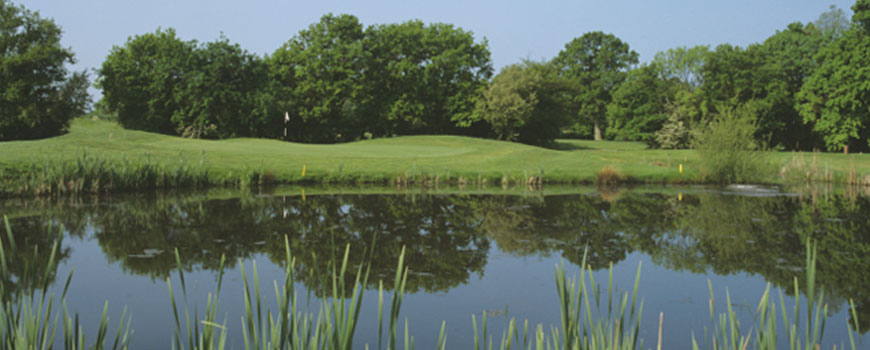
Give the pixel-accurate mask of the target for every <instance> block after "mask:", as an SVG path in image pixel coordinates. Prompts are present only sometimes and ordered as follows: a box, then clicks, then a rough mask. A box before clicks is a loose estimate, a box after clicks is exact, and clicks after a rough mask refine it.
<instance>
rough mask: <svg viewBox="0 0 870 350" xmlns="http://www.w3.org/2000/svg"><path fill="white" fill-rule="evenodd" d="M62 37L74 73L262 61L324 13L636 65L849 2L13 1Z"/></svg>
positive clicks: (496, 60) (745, 36)
mask: <svg viewBox="0 0 870 350" xmlns="http://www.w3.org/2000/svg"><path fill="white" fill-rule="evenodd" d="M12 1H13V2H15V3H19V4H22V5H24V6H25V7H27V8H28V9H30V10H36V11H39V12H40V15H41V16H43V17H51V18H54V20H55V22H56V23H58V24H59V25H60V26H61V27H62V28H63V30H64V36H63V44H64V45H65V46H69V47H72V49H73V51H75V53H76V57H77V59H78V60H79V63H78V64H76V66H75V67H74V69H76V70H81V69H85V68H96V67H99V65H100V64H101V63H102V61H103V59H104V58H105V57H106V55H107V54H108V52H109V50H110V49H111V47H112V46H113V45H122V44H123V43H124V42H125V41H126V40H127V38H128V37H130V36H133V35H136V34H141V33H146V32H153V31H154V30H155V29H157V28H158V27H163V28H167V27H173V28H175V29H176V31H177V33H178V35H179V36H180V37H181V38H182V39H184V40H189V39H196V40H199V41H211V40H214V39H216V38H217V37H218V36H219V35H220V33H221V32H223V33H224V34H225V35H226V36H227V37H228V38H229V39H230V40H231V41H233V42H237V43H239V44H240V45H241V46H242V47H244V48H246V49H248V50H249V51H252V52H255V53H257V54H261V55H262V54H266V53H271V52H272V51H274V50H275V49H276V48H278V47H279V46H280V45H281V44H283V43H284V42H286V41H287V40H288V39H289V38H290V37H292V36H293V35H294V34H296V33H297V32H299V30H301V29H304V28H306V27H307V26H308V25H310V24H311V23H314V22H317V21H318V20H319V18H320V16H322V15H323V14H325V13H329V12H332V13H336V14H338V13H349V14H353V15H356V16H357V17H359V19H360V21H361V22H362V23H363V24H364V25H366V26H368V25H372V24H382V23H395V22H404V21H406V20H409V19H420V20H422V21H424V22H427V23H428V22H444V23H451V24H454V25H456V26H458V27H461V28H463V29H465V30H469V31H472V32H473V33H474V35H475V37H476V38H477V39H478V40H481V39H483V38H484V37H485V38H486V39H487V40H488V41H489V48H490V51H491V52H492V60H493V65H494V67H495V68H496V70H498V69H499V68H501V67H503V66H505V65H508V64H511V63H515V62H518V61H520V60H521V59H524V58H531V59H535V60H540V59H549V58H552V57H554V56H555V55H556V54H557V53H558V52H559V51H560V50H561V49H562V48H563V47H564V45H565V44H566V43H567V42H569V41H570V40H571V39H573V38H575V37H578V36H581V35H583V33H586V32H590V31H596V30H600V31H604V32H607V33H612V34H615V35H616V36H618V37H619V38H620V39H622V40H623V41H625V42H627V43H628V44H629V45H630V46H631V47H632V49H634V50H636V51H637V52H638V53H639V54H640V60H641V62H646V61H649V60H650V59H652V57H653V55H655V53H656V52H658V51H663V50H666V49H668V48H672V47H677V46H694V45H711V46H716V45H718V44H722V43H731V44H735V45H740V46H745V45H748V44H751V43H755V42H760V41H763V40H764V39H765V38H767V37H768V36H770V35H772V34H774V33H775V32H776V31H777V30H781V29H783V28H785V27H786V25H787V24H789V23H791V22H795V21H800V22H811V21H813V20H815V19H816V18H817V17H818V16H819V14H821V13H822V12H824V11H827V10H828V7H829V6H830V5H832V4H833V5H836V6H837V7H839V8H842V9H843V10H845V11H846V15H847V17H849V18H851V16H852V11H851V9H850V7H851V6H852V5H853V4H854V0H849V1H846V0H830V1H826V0H731V1H708V0H692V1H690V0H610V1H607V0H598V1H591V0H574V1H547V0H540V1H529V0H527V1H513V0H501V1H477V0H464V1H462V0H458V1H457V0H441V1H426V2H421V1H411V0H405V1H399V0H397V1H388V0H378V1H335V0H322V1H321V0H314V1H310V0H309V1H257V0H249V1H238V0H237V1H230V0H210V1H206V0H148V1H142V0H74V1H72V0H26V1H20V0H12Z"/></svg>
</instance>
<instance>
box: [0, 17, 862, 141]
mask: <svg viewBox="0 0 870 350" xmlns="http://www.w3.org/2000/svg"><path fill="white" fill-rule="evenodd" d="M0 4H2V11H3V13H4V16H6V17H4V18H14V19H16V20H15V21H4V24H3V31H2V39H0V45H2V47H0V49H3V52H4V55H3V56H2V59H3V61H2V63H0V67H2V68H0V74H3V78H4V79H3V83H2V84H4V89H5V90H6V91H10V92H11V93H5V94H4V95H3V96H2V98H3V99H4V100H3V102H4V103H3V104H2V110H0V113H2V115H0V126H2V129H0V139H27V138H39V137H46V136H51V135H55V134H58V133H61V132H63V130H64V129H65V128H66V126H67V125H68V120H69V118H70V117H71V116H75V115H78V114H81V112H82V111H83V110H84V109H85V106H86V105H87V95H86V92H85V91H84V90H85V88H86V82H87V78H86V76H85V75H84V73H68V72H67V71H66V70H65V69H64V67H63V65H64V64H65V63H71V62H73V55H72V52H71V51H70V50H69V49H63V48H61V47H60V45H59V38H60V31H59V28H58V27H57V26H56V25H55V24H54V23H53V22H52V21H51V20H45V19H40V18H39V16H38V15H37V14H34V13H31V12H28V11H27V10H25V9H23V7H16V6H13V5H11V3H9V2H7V1H6V0H0ZM852 10H853V12H854V15H853V16H852V19H851V21H850V20H849V19H848V18H847V17H846V15H845V14H844V11H843V10H841V9H837V8H836V7H833V6H832V7H831V9H830V11H827V12H825V13H823V14H821V15H820V17H819V18H818V19H817V20H816V21H814V22H812V23H806V24H804V23H799V22H795V23H792V24H789V25H788V26H787V27H786V28H784V29H783V30H780V31H777V32H776V33H775V34H773V35H772V36H770V37H769V38H767V39H766V40H764V41H763V42H761V43H757V44H752V45H749V46H747V47H745V48H744V47H739V46H734V45H730V44H722V45H719V46H716V47H715V48H711V47H709V46H695V47H678V48H673V49H669V50H667V51H663V52H659V53H657V54H656V55H655V57H654V58H653V59H652V60H651V61H650V62H647V63H643V64H639V60H638V54H637V53H636V52H635V51H633V50H631V48H630V47H629V45H628V43H625V42H623V41H622V40H620V39H619V38H618V37H616V36H614V35H612V34H608V33H603V32H590V33H586V34H583V35H582V36H580V37H578V38H575V39H574V40H572V41H571V42H569V43H567V44H566V45H565V47H564V49H563V50H562V51H560V52H559V53H558V55H556V56H555V57H553V58H552V59H547V60H542V61H530V60H524V61H522V62H519V63H516V64H512V65H509V66H507V67H504V68H502V69H501V70H500V71H499V72H498V74H494V73H495V72H494V69H493V67H492V62H491V60H490V51H489V48H488V44H487V42H486V40H485V39H483V40H482V41H476V40H475V39H474V36H473V33H471V32H469V31H466V30H463V29H461V28H458V27H455V26H453V25H450V24H443V23H433V24H426V23H423V22H421V21H419V20H413V21H408V22H404V23H394V24H379V25H370V26H367V27H366V26H364V25H363V24H362V23H360V22H359V20H358V19H357V18H356V17H354V16H352V15H346V14H344V15H332V14H328V15H325V16H323V17H322V18H321V19H320V21H319V22H317V23H314V24H312V25H310V26H309V27H308V28H307V29H304V30H302V31H300V32H299V33H297V34H296V35H294V36H293V37H292V38H290V39H289V40H288V41H287V42H286V43H284V44H283V45H282V46H281V47H279V48H277V49H276V50H275V51H274V52H272V53H270V54H267V55H263V56H259V55H256V54H253V53H251V52H248V51H247V50H245V49H244V48H242V47H241V46H239V45H238V44H236V43H232V42H231V41H230V40H229V39H227V38H225V37H223V36H221V37H220V38H218V39H217V40H215V41H212V42H206V43H199V42H196V41H193V40H188V41H185V40H183V39H181V38H179V37H178V36H177V35H176V33H175V31H174V30H173V29H171V28H169V29H157V30H156V31H155V32H153V33H145V34H140V35H136V36H134V37H131V38H129V39H128V40H127V42H126V43H124V44H123V45H119V46H115V47H113V48H112V50H111V51H110V52H109V54H108V56H107V57H106V59H105V61H104V62H103V63H102V65H101V67H100V68H99V69H97V71H96V72H97V86H98V87H99V88H100V89H101V90H102V94H103V99H102V100H101V101H99V102H98V103H97V104H96V106H95V108H96V110H97V111H98V112H100V113H101V114H106V115H112V116H114V117H116V118H117V120H118V122H119V123H120V124H121V125H122V126H124V127H125V128H131V129H138V130H146V131H153V132H160V133H164V134H171V135H179V136H186V137H196V138H212V139H222V138H230V137H263V138H273V139H283V140H289V141H297V142H316V143H331V142H345V141H353V140H358V139H366V138H373V137H390V136H396V135H413V134H458V135H469V136H477V137H490V138H497V139H503V140H510V141H519V142H524V143H530V144H543V145H546V144H549V143H552V142H553V141H554V140H555V139H556V138H559V137H578V138H594V139H596V140H600V139H608V140H624V141H642V142H646V143H647V144H648V145H650V146H651V147H661V148H689V147H692V146H693V140H694V135H696V134H698V133H699V132H701V131H702V130H704V129H705V128H707V127H708V125H709V123H710V122H711V121H714V120H716V118H720V117H721V116H723V115H729V113H728V112H729V111H735V110H739V111H741V113H731V114H741V115H742V114H748V115H750V116H751V118H748V119H749V122H751V123H752V124H753V126H754V129H753V130H754V136H755V140H754V141H755V142H758V143H759V144H761V145H763V146H765V147H767V148H770V149H789V150H811V149H828V150H840V149H843V148H845V147H850V148H851V149H852V150H867V149H868V147H870V145H868V140H870V129H868V128H867V127H866V126H865V124H868V123H867V122H868V121H870V85H868V84H867V83H866V81H870V79H868V78H870V71H867V70H866V69H865V68H864V67H866V66H870V0H857V1H856V3H855V5H854V6H853V7H852ZM26 21H34V22H38V23H40V25H36V26H34V25H24V24H23V23H24V22H26ZM20 28H25V30H22V29H20ZM33 28H36V29H35V30H36V31H37V32H41V33H42V34H39V35H37V34H28V31H31V30H34V29H33ZM37 37H38V38H42V39H45V38H48V39H51V40H48V41H47V42H46V43H45V44H44V45H45V46H48V47H51V48H53V49H54V50H55V51H57V53H56V54H54V55H52V56H51V57H50V58H48V57H46V58H43V59H38V58H36V57H33V56H34V55H35V54H34V53H33V52H31V51H32V49H28V46H27V45H21V43H23V42H27V41H28V40H34V38H37ZM16 45H18V46H16ZM31 46H32V45H31ZM16 50H17V51H16ZM28 50H31V51H28ZM46 51H48V50H41V51H39V52H46ZM46 55H48V54H47V53H46ZM28 60H33V61H34V62H32V63H33V64H37V63H40V64H44V65H43V67H44V68H43V69H42V70H31V71H38V72H43V71H44V72H45V73H44V74H45V75H46V77H41V76H40V77H32V76H27V75H26V74H25V73H27V74H29V73H30V71H28V72H25V73H21V71H23V70H21V69H18V68H16V66H15V65H16V64H21V62H28ZM49 61H50V62H51V64H45V63H48V62H49ZM28 67H30V66H28ZM7 78H8V79H7ZM28 84H30V85H28ZM28 91H31V92H28ZM28 103H30V105H28ZM32 106H37V107H32ZM285 115H286V116H287V117H289V120H285V118H284V116H285ZM48 121H51V122H50V123H49V122H48ZM285 128H286V134H285Z"/></svg>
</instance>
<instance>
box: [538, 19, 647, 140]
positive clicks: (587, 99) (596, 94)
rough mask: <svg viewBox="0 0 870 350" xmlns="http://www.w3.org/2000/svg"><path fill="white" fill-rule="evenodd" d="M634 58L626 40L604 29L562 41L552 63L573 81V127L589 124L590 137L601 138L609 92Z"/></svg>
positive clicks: (621, 79)
mask: <svg viewBox="0 0 870 350" xmlns="http://www.w3.org/2000/svg"><path fill="white" fill-rule="evenodd" d="M637 59H638V54H637V52H635V51H634V50H631V49H630V48H629V46H628V44H627V43H624V42H623V41H622V40H620V39H619V38H617V37H616V36H615V35H613V34H605V33H603V32H590V33H586V34H583V36H581V37H579V38H575V39H574V40H572V41H571V42H569V43H568V44H566V45H565V48H564V49H563V50H562V51H560V52H559V55H558V56H556V58H555V59H553V64H554V65H555V66H556V67H557V69H558V70H559V71H560V73H561V75H562V76H564V77H565V78H567V79H569V80H570V81H571V82H572V83H573V85H574V92H573V94H574V98H573V103H574V106H575V107H574V108H575V110H576V118H577V119H576V122H575V124H574V127H573V128H574V129H580V128H583V127H584V125H585V126H586V127H588V126H591V127H592V133H593V138H594V139H595V140H601V139H602V128H603V127H604V125H605V122H606V119H605V115H606V110H607V104H608V103H610V101H611V94H612V93H613V91H614V90H615V89H616V88H617V87H618V86H619V84H620V83H622V81H623V80H624V79H625V75H626V71H627V70H628V69H629V68H630V67H631V66H632V65H634V64H637Z"/></svg>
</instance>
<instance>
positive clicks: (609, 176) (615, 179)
mask: <svg viewBox="0 0 870 350" xmlns="http://www.w3.org/2000/svg"><path fill="white" fill-rule="evenodd" d="M625 180H626V177H625V176H623V175H622V173H621V172H620V171H619V169H616V168H614V167H612V166H610V165H608V166H605V167H603V168H601V171H599V172H598V173H597V174H595V185H597V186H604V187H607V186H615V185H619V184H621V183H623V182H625Z"/></svg>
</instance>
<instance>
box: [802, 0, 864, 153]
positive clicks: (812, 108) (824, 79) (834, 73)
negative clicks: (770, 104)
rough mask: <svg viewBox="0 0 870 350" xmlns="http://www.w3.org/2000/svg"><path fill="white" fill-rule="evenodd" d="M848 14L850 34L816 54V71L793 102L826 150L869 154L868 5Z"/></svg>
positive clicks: (855, 7)
mask: <svg viewBox="0 0 870 350" xmlns="http://www.w3.org/2000/svg"><path fill="white" fill-rule="evenodd" d="M852 10H853V11H854V15H853V16H852V22H853V28H852V29H851V30H849V31H848V32H846V33H845V34H844V35H843V37H841V38H839V39H837V40H836V41H834V42H833V43H831V44H829V45H827V46H825V48H824V49H822V50H821V51H819V53H818V55H817V56H816V57H815V58H816V61H818V62H820V65H819V67H818V69H816V70H815V71H814V72H813V74H812V75H811V76H810V77H809V78H807V80H806V82H805V83H804V85H803V86H802V88H801V90H800V92H799V94H798V96H797V100H798V109H799V111H800V114H801V116H803V119H804V121H805V122H806V123H809V124H810V125H812V126H813V129H814V130H815V131H816V132H818V133H819V134H821V135H822V137H823V138H824V141H825V146H826V147H827V149H828V150H840V149H843V148H844V147H847V146H850V148H851V149H853V150H866V149H868V148H870V144H868V140H870V129H868V127H867V125H868V124H870V84H868V81H870V71H868V70H867V67H870V1H867V0H859V1H857V2H856V3H855V5H854V6H852Z"/></svg>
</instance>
